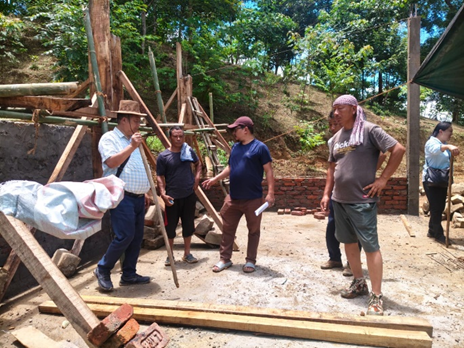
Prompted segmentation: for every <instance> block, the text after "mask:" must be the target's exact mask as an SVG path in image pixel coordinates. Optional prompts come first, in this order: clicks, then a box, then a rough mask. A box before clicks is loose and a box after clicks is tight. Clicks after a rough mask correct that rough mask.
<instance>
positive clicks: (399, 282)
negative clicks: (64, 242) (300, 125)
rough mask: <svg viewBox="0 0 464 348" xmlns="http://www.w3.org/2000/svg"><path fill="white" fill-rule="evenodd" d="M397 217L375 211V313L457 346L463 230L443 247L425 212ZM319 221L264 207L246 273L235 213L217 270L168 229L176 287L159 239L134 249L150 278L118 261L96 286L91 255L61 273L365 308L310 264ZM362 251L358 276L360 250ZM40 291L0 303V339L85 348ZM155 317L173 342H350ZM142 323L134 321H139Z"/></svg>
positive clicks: (242, 345) (187, 293)
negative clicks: (35, 335) (26, 333)
mask: <svg viewBox="0 0 464 348" xmlns="http://www.w3.org/2000/svg"><path fill="white" fill-rule="evenodd" d="M406 217H407V219H408V221H409V224H410V225H411V227H412V231H413V232H414V233H415V237H411V236H410V235H409V233H408V232H407V230H406V228H405V226H404V224H403V222H402V221H401V219H400V217H399V216H398V215H379V221H378V226H379V235H380V243H381V250H382V254H383V260H384V277H383V278H384V282H383V293H384V307H385V315H395V316H412V317H420V318H426V319H427V320H429V321H430V323H431V324H432V325H433V329H434V334H433V347H440V348H443V347H463V346H464V327H463V326H464V323H463V321H462V318H463V314H464V313H463V306H464V288H463V287H462V282H463V276H464V269H463V268H464V263H463V260H464V229H455V228H453V227H451V229H450V236H451V240H452V242H453V245H452V246H450V247H449V248H448V249H447V248H445V247H444V246H443V245H441V244H438V243H436V242H435V241H433V240H431V239H430V238H427V236H426V233H427V221H428V219H427V218H426V217H424V216H422V215H421V216H406ZM326 222H327V221H326V220H325V221H320V220H316V219H315V218H314V217H313V216H312V215H306V216H292V215H277V213H275V212H265V213H264V217H263V224H262V237H261V243H260V247H259V253H258V262H257V270H256V272H255V273H252V274H245V273H243V272H242V266H243V264H244V263H245V253H246V224H245V221H244V220H243V219H242V221H241V223H240V226H239V229H238V233H237V244H238V245H239V247H240V251H237V252H234V254H233V262H234V265H233V266H232V267H231V268H230V269H227V270H225V271H223V272H221V273H213V272H212V271H211V268H212V266H213V265H214V264H215V263H216V262H217V261H218V257H219V252H218V249H215V248H210V247H209V246H207V245H205V244H204V243H203V242H201V241H200V240H198V239H197V238H196V237H193V245H192V252H193V254H194V255H195V256H196V257H197V258H198V259H199V262H198V263H196V264H187V263H185V262H182V261H179V260H180V259H181V257H182V253H183V244H182V238H181V237H178V238H176V240H175V246H174V254H175V257H176V259H177V262H176V269H177V275H178V279H179V284H180V287H179V288H176V286H175V284H174V282H173V276H172V273H171V269H170V268H169V267H165V266H164V260H165V259H166V249H165V248H164V247H163V248H161V249H158V250H142V254H141V256H140V260H139V263H138V272H139V273H140V274H143V275H150V276H151V277H152V278H153V280H152V282H151V283H150V284H147V285H140V286H128V287H119V286H118V282H119V265H118V266H117V268H116V269H115V270H114V272H113V275H112V279H113V282H114V283H115V290H114V291H113V292H112V293H109V294H108V293H106V294H105V293H100V292H99V291H98V289H97V282H96V279H95V278H94V276H93V274H92V271H93V269H94V268H95V264H88V265H84V266H83V267H82V268H81V269H80V271H79V273H78V274H77V275H76V276H74V277H73V278H72V279H70V281H71V283H72V285H73V287H74V288H75V289H76V290H77V291H78V292H79V293H80V294H81V295H94V296H102V297H106V296H114V297H120V298H132V299H137V298H140V299H157V300H166V301H170V300H180V301H190V302H194V303H208V304H224V305H242V306H250V307H263V308H281V309H293V310H303V311H310V312H317V313H330V314H334V313H347V314H356V315H361V313H362V312H365V311H366V304H367V297H361V298H356V299H352V300H347V299H343V298H341V297H340V290H341V289H343V288H344V287H345V286H347V285H349V283H350V282H351V278H349V277H344V276H343V275H342V270H341V269H337V270H321V268H320V265H321V264H322V263H323V262H325V261H327V259H328V255H327V250H326V246H325V228H326ZM444 226H446V222H444ZM362 260H363V269H364V273H365V274H366V275H367V265H366V262H365V256H364V255H363V257H362ZM344 261H345V260H344ZM46 300H49V298H48V296H47V294H46V293H44V291H43V290H41V289H40V288H37V289H34V290H31V291H29V292H28V293H25V294H22V295H20V296H17V297H16V298H14V299H10V300H8V301H6V303H4V304H2V305H1V308H0V347H22V346H21V345H20V344H19V343H18V342H17V341H16V342H15V338H14V337H13V335H12V334H11V331H13V330H14V329H17V328H20V327H23V326H28V325H32V326H34V327H36V328H37V329H39V330H41V331H42V332H44V333H45V334H47V335H48V336H49V337H51V338H52V339H54V340H56V341H60V340H63V339H65V340H69V341H70V342H72V343H74V344H75V345H77V346H78V347H86V345H85V343H84V341H83V340H82V339H81V338H80V337H79V335H78V334H77V333H76V332H75V331H74V329H73V328H72V326H71V325H67V322H66V319H65V318H64V317H63V316H61V315H49V314H41V313H39V311H38V305H39V304H40V303H42V302H44V301H46ZM256 320H259V319H256ZM143 324H145V325H146V324H149V323H143ZM158 324H159V325H160V326H161V327H162V328H164V329H165V331H166V333H167V335H168V336H169V337H170V339H171V340H170V344H169V347H173V348H175V347H191V348H192V347H197V348H204V347H216V348H219V347H221V348H222V347H228V348H246V347H253V348H258V347H263V348H264V347H281V348H284V347H344V346H347V347H349V346H351V345H344V344H337V343H330V342H318V341H311V340H304V339H296V338H291V337H283V336H268V335H262V334H256V333H253V332H242V331H233V330H216V329H209V328H203V327H188V326H172V325H165V324H163V323H162V322H159V323H158ZM145 327H146V326H142V329H144V328H145ZM276 334H278V332H276Z"/></svg>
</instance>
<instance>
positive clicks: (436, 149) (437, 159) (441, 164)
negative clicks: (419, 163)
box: [422, 122, 459, 244]
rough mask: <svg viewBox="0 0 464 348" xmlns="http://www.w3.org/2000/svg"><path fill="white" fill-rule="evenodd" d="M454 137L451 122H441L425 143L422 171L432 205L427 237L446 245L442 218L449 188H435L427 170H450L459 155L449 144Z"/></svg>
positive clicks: (423, 181) (428, 198)
mask: <svg viewBox="0 0 464 348" xmlns="http://www.w3.org/2000/svg"><path fill="white" fill-rule="evenodd" d="M452 135H453V127H452V125H451V123H450V122H440V123H438V124H437V125H436V126H435V129H434V130H433V132H432V135H431V136H430V138H429V139H428V140H427V142H426V143H425V149H424V153H425V163H424V169H423V171H422V184H423V186H424V190H425V194H426V195H427V200H428V201H429V205H430V220H429V230H428V233H427V237H430V238H434V239H435V240H436V241H437V242H438V243H442V244H445V242H446V238H445V235H444V233H443V226H442V225H441V221H442V219H441V216H442V214H443V210H444V209H445V205H446V195H447V187H440V186H434V185H433V184H431V183H428V182H427V180H426V174H427V168H428V167H431V168H436V169H448V168H449V167H450V157H451V155H453V156H457V155H459V148H458V147H456V146H454V145H451V144H448V141H449V140H450V139H451V136H452Z"/></svg>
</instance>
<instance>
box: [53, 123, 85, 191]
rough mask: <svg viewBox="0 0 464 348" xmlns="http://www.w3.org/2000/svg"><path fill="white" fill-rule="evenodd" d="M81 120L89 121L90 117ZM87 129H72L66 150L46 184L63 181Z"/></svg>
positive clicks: (78, 127) (83, 127)
mask: <svg viewBox="0 0 464 348" xmlns="http://www.w3.org/2000/svg"><path fill="white" fill-rule="evenodd" d="M82 119H86V120H87V119H90V117H89V118H86V117H83V118H82ZM87 129H88V127H87V126H77V127H76V129H74V132H73V134H72V136H71V138H70V139H69V141H68V144H67V145H66V148H65V149H64V151H63V153H62V154H61V157H60V159H59V160H58V163H57V164H56V166H55V170H53V173H52V175H51V176H50V179H48V184H49V183H52V182H55V181H61V180H62V179H63V176H64V174H65V173H66V170H67V169H68V167H69V164H70V163H71V161H72V159H73V157H74V154H75V153H76V151H77V149H78V148H79V145H80V144H81V142H82V139H83V138H84V136H85V133H86V132H87Z"/></svg>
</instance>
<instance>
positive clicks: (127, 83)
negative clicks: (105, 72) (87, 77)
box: [118, 71, 171, 148]
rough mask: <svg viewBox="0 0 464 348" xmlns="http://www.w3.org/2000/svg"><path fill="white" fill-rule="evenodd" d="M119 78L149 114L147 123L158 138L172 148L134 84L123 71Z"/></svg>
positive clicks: (165, 145)
mask: <svg viewBox="0 0 464 348" xmlns="http://www.w3.org/2000/svg"><path fill="white" fill-rule="evenodd" d="M118 76H119V78H120V79H121V81H122V83H123V85H124V87H126V90H127V92H128V93H129V94H130V96H131V97H132V99H134V100H135V101H138V102H139V104H140V107H141V108H142V110H143V112H145V113H146V114H147V121H148V123H149V124H150V126H151V127H152V128H153V130H154V131H155V133H156V135H157V136H158V138H159V139H160V140H161V143H162V144H163V145H164V147H165V148H168V147H170V146H171V143H170V142H169V140H168V138H167V137H166V134H164V133H163V130H162V129H161V128H160V126H158V123H157V122H156V120H155V118H154V117H153V115H152V114H151V112H150V110H149V109H148V107H147V106H146V105H145V103H144V102H143V100H142V98H141V97H140V95H139V94H138V93H137V91H136V90H135V88H134V86H133V85H132V82H130V80H129V79H128V77H127V76H126V74H125V73H124V72H123V71H120V72H119V73H118Z"/></svg>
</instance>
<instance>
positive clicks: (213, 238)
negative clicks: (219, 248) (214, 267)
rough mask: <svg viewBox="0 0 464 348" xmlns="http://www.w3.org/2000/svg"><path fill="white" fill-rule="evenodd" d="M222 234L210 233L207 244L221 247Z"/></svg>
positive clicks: (206, 238)
mask: <svg viewBox="0 0 464 348" xmlns="http://www.w3.org/2000/svg"><path fill="white" fill-rule="evenodd" d="M221 241H222V233H217V232H213V231H209V232H208V234H207V235H206V237H205V242H206V243H209V244H213V245H221Z"/></svg>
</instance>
